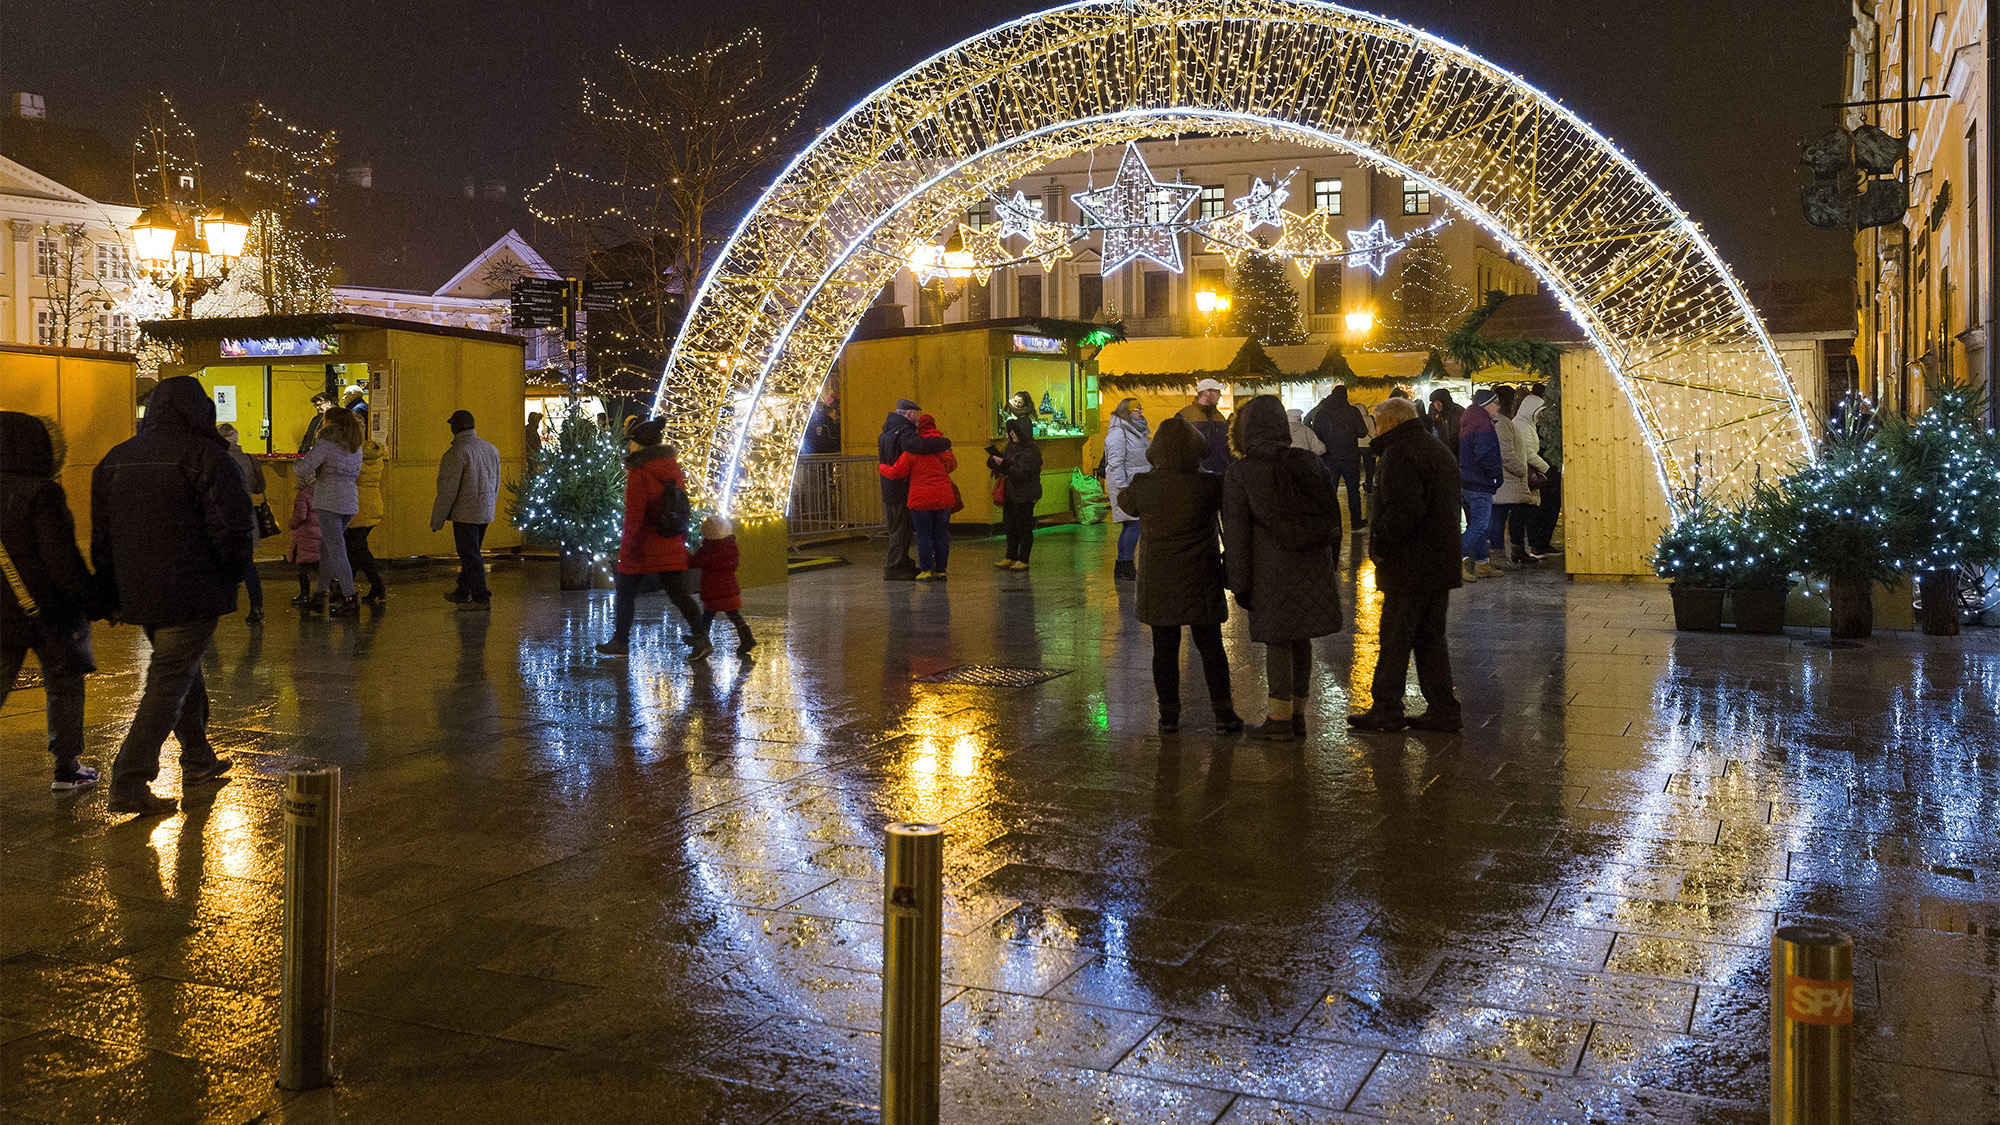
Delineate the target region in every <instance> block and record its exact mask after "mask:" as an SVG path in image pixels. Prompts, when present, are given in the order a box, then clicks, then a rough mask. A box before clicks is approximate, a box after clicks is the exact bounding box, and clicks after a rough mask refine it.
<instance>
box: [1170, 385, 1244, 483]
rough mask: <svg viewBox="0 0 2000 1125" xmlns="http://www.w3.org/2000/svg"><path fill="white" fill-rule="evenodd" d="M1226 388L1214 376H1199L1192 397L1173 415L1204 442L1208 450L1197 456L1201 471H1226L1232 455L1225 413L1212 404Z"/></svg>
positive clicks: (1232, 459)
mask: <svg viewBox="0 0 2000 1125" xmlns="http://www.w3.org/2000/svg"><path fill="white" fill-rule="evenodd" d="M1228 389H1229V388H1227V387H1225V386H1223V385H1222V384H1221V383H1220V382H1218V381H1216V380H1214V379H1203V380H1202V381H1201V382H1199V383H1196V384H1195V385H1194V401H1193V402H1191V403H1188V404H1187V405H1186V406H1184V407H1182V408H1181V412H1180V413H1179V414H1176V415H1174V417H1176V418H1180V419H1182V420H1183V421H1185V422H1187V423H1188V424H1189V425H1191V426H1193V427H1194V428H1195V432H1196V433H1199V434H1200V435H1201V438H1202V441H1203V442H1204V443H1206V444H1207V446H1208V452H1207V453H1206V454H1205V455H1204V456H1203V457H1202V459H1201V471H1202V472H1204V473H1226V472H1228V471H1229V463H1230V462H1231V461H1234V460H1235V459H1236V457H1235V455H1233V454H1231V453H1230V452H1229V416H1228V415H1226V414H1224V413H1223V412H1222V411H1221V410H1219V409H1217V408H1216V404H1217V403H1219V402H1221V401H1222V392H1223V391H1226V390H1228Z"/></svg>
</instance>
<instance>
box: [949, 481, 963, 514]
mask: <svg viewBox="0 0 2000 1125" xmlns="http://www.w3.org/2000/svg"><path fill="white" fill-rule="evenodd" d="M964 510H965V495H964V494H963V493H961V492H960V491H959V490H958V482H957V481H952V482H951V514H952V515H954V516H955V515H957V514H958V513H960V512H963V511H964Z"/></svg>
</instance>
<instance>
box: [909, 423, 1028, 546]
mask: <svg viewBox="0 0 2000 1125" xmlns="http://www.w3.org/2000/svg"><path fill="white" fill-rule="evenodd" d="M1018 420H1019V419H1016V421H1018ZM917 437H918V438H919V439H921V440H922V441H923V442H924V447H925V448H936V445H937V443H938V442H940V441H942V442H943V443H944V448H943V449H942V450H940V451H939V452H936V453H912V452H909V451H908V450H905V451H904V452H903V453H902V454H901V455H900V456H898V457H897V458H896V460H895V462H894V463H893V464H888V465H878V466H876V470H875V471H876V472H879V473H881V474H882V477H883V479H884V480H901V481H908V482H909V483H908V486H907V487H908V493H907V495H908V498H909V507H910V522H911V523H912V524H914V525H915V527H916V534H917V581H919V582H942V581H944V580H945V567H946V566H947V565H948V564H949V563H950V562H951V510H952V509H953V508H955V507H957V506H958V490H957V489H956V488H954V487H952V483H951V474H952V473H953V472H955V471H956V470H957V469H958V456H957V455H956V454H954V453H953V452H952V451H951V439H950V438H948V437H945V436H944V434H942V433H940V432H939V431H938V428H937V419H935V418H932V417H931V416H930V415H928V414H919V415H917Z"/></svg>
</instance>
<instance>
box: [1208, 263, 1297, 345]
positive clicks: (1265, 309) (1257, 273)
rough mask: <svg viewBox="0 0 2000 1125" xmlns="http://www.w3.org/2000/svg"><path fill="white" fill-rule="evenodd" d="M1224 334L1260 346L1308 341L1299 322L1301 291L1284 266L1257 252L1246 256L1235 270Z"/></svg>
mask: <svg viewBox="0 0 2000 1125" xmlns="http://www.w3.org/2000/svg"><path fill="white" fill-rule="evenodd" d="M1223 331H1224V332H1225V333H1226V334H1228V335H1231V336H1248V337H1250V338H1251V339H1252V340H1255V341H1256V342H1258V343H1260V344H1303V343H1305V342H1306V330H1305V326H1304V325H1303V324H1301V323H1300V322H1299V294H1298V290H1296V289H1293V288H1292V283H1291V282H1290V281H1289V280H1287V279H1286V277H1285V266H1284V263H1282V262H1280V261H1279V260H1278V259H1276V258H1273V257H1271V256H1270V255H1269V254H1259V253H1257V252H1256V251H1254V250H1253V251H1251V252H1249V253H1247V254H1245V255H1244V256H1243V262H1242V264H1241V265H1239V266H1237V267H1236V286H1235V292H1234V293H1233V294H1231V297H1230V305H1229V314H1228V318H1227V319H1226V320H1224V322H1223Z"/></svg>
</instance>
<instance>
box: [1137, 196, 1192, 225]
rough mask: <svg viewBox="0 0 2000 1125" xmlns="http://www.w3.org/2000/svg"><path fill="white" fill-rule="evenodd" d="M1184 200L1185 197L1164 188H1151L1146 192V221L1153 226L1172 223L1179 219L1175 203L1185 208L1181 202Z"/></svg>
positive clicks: (1184, 204)
mask: <svg viewBox="0 0 2000 1125" xmlns="http://www.w3.org/2000/svg"><path fill="white" fill-rule="evenodd" d="M1185 198H1186V197H1185V196H1179V195H1176V193H1174V192H1171V191H1168V190H1166V189H1165V188H1152V189H1150V190H1148V191H1147V192H1146V221H1147V222H1149V223H1154V224H1164V223H1171V222H1173V221H1174V220H1175V219H1177V218H1179V217H1180V214H1179V211H1178V210H1177V209H1176V208H1175V206H1174V205H1175V203H1176V202H1180V205H1181V206H1182V207H1185V206H1187V204H1186V203H1185V202H1181V201H1182V200H1184V199H1185Z"/></svg>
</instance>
